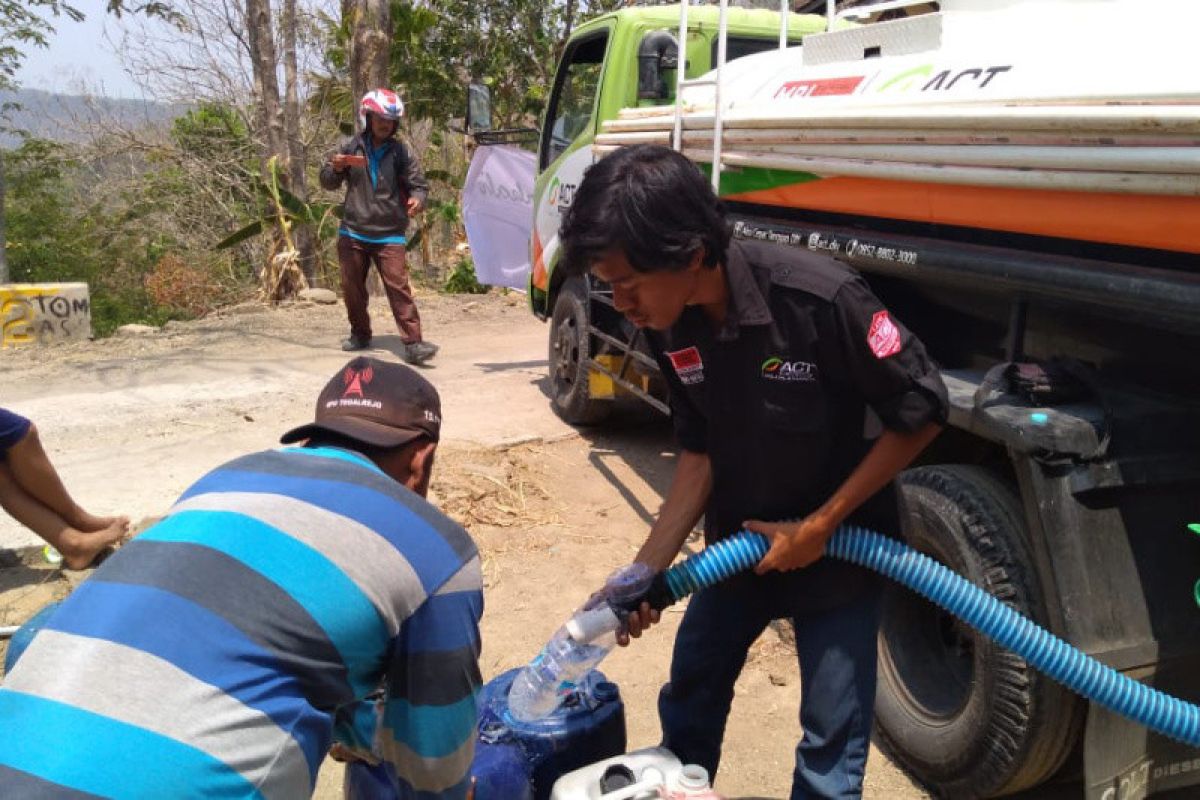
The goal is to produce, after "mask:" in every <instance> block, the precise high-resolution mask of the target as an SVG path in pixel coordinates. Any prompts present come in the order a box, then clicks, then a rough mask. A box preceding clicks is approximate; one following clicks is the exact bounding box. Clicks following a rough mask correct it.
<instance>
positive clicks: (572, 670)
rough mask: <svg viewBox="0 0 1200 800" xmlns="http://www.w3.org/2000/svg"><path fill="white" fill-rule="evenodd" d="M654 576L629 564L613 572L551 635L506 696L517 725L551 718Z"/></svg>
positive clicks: (614, 639)
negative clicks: (628, 605)
mask: <svg viewBox="0 0 1200 800" xmlns="http://www.w3.org/2000/svg"><path fill="white" fill-rule="evenodd" d="M653 578H654V572H653V570H651V569H650V567H648V566H647V565H645V564H630V565H629V566H628V567H624V568H622V569H620V570H617V571H616V572H615V573H613V574H612V575H611V576H610V577H609V579H608V581H607V582H606V583H605V585H604V589H602V590H601V591H600V592H598V593H596V594H595V595H593V596H592V597H591V599H589V600H588V602H587V603H586V604H585V605H584V606H583V607H582V608H580V609H578V610H577V611H576V612H575V613H574V614H573V615H572V616H571V618H570V619H569V620H567V622H566V624H565V625H563V626H562V627H561V628H559V629H558V630H557V631H555V633H554V635H553V636H552V637H550V641H548V642H547V643H546V646H545V647H543V648H542V651H541V652H540V653H538V655H537V658H535V659H533V661H531V662H529V665H528V666H526V667H525V668H524V669H523V670H521V672H520V674H518V675H517V677H516V678H515V679H514V680H513V684H512V689H511V690H509V693H508V710H509V712H510V713H511V714H512V715H513V716H514V717H515V718H516V719H518V720H520V721H521V722H533V721H535V720H539V719H542V718H544V717H547V716H549V715H550V714H552V713H554V710H555V709H556V708H558V706H559V704H560V703H562V701H563V699H564V698H565V697H567V696H568V695H570V693H571V692H572V690H573V689H574V688H575V683H576V681H578V680H579V679H580V678H582V677H583V676H584V675H585V674H587V671H588V670H590V669H592V668H593V667H595V666H596V665H597V664H599V663H600V662H601V661H602V660H604V657H605V656H606V655H608V653H609V651H610V650H612V649H613V647H614V646H615V645H616V643H617V631H618V630H620V629H621V625H622V624H623V622H624V615H623V612H622V611H621V609H622V608H624V607H625V605H626V604H628V603H630V602H632V601H634V600H636V599H637V598H639V597H641V596H642V595H643V594H645V592H646V589H647V588H648V587H649V586H650V581H651V580H653Z"/></svg>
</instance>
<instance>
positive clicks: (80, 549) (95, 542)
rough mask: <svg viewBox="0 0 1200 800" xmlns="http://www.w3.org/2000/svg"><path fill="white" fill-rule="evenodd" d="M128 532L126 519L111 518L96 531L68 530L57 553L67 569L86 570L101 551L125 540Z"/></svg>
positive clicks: (127, 520)
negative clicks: (60, 554) (60, 555)
mask: <svg viewBox="0 0 1200 800" xmlns="http://www.w3.org/2000/svg"><path fill="white" fill-rule="evenodd" d="M128 532H129V518H128V517H112V518H111V521H110V522H109V524H108V525H107V526H105V527H104V528H101V529H100V530H96V531H87V532H84V531H78V530H74V529H72V530H68V531H67V532H66V533H65V534H64V535H63V539H62V546H61V547H59V552H60V553H62V557H63V566H64V567H66V568H67V569H87V568H88V567H90V566H91V564H92V562H93V561H95V560H96V556H98V555H99V554H100V553H101V551H103V550H105V549H106V548H108V547H111V546H112V545H114V544H116V543H117V542H119V541H121V540H122V539H124V538H125V536H126V534H127V533H128Z"/></svg>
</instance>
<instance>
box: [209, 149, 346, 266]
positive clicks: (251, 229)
mask: <svg viewBox="0 0 1200 800" xmlns="http://www.w3.org/2000/svg"><path fill="white" fill-rule="evenodd" d="M267 166H268V174H267V177H266V179H265V180H264V179H262V178H261V177H258V176H256V177H255V181H254V188H255V189H256V191H257V192H258V193H259V194H260V195H261V196H262V198H263V199H264V200H266V201H268V202H267V203H266V204H264V205H262V206H260V209H261V210H260V215H259V218H258V219H256V220H254V221H253V222H251V223H250V224H249V225H246V226H245V227H243V228H240V229H238V230H236V231H234V232H233V233H231V234H229V235H228V236H226V237H225V238H224V239H222V240H221V241H220V242H217V244H215V245H213V249H214V250H225V249H227V248H230V247H233V246H235V245H238V244H241V243H242V242H244V241H246V240H248V239H251V238H253V237H255V236H258V235H259V234H261V233H263V232H266V231H278V232H280V233H282V234H283V235H285V236H286V235H287V234H288V233H289V232H290V231H291V229H292V228H293V227H294V226H295V225H312V226H313V227H314V229H315V234H316V237H317V239H318V240H320V239H323V238H325V237H326V236H329V235H332V234H333V233H335V232H336V230H337V220H338V219H339V218H340V217H341V213H342V208H341V206H340V205H337V204H334V203H326V202H305V201H304V200H301V199H300V198H299V197H297V196H296V195H295V194H293V193H292V192H290V191H288V189H287V188H286V187H284V186H283V185H282V180H283V176H282V174H281V170H280V167H279V163H278V161H276V159H275V158H274V157H272V158H271V160H270V162H269V163H268V165H267Z"/></svg>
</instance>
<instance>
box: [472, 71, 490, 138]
mask: <svg viewBox="0 0 1200 800" xmlns="http://www.w3.org/2000/svg"><path fill="white" fill-rule="evenodd" d="M491 129H492V92H491V90H490V89H488V87H487V86H485V85H484V84H482V83H471V84H469V85H468V86H467V132H468V133H479V132H480V131H490V130H491Z"/></svg>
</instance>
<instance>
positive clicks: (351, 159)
mask: <svg viewBox="0 0 1200 800" xmlns="http://www.w3.org/2000/svg"><path fill="white" fill-rule="evenodd" d="M342 159H343V160H344V161H345V163H346V166H347V167H365V166H366V165H367V157H366V156H351V155H343V156H342Z"/></svg>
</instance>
